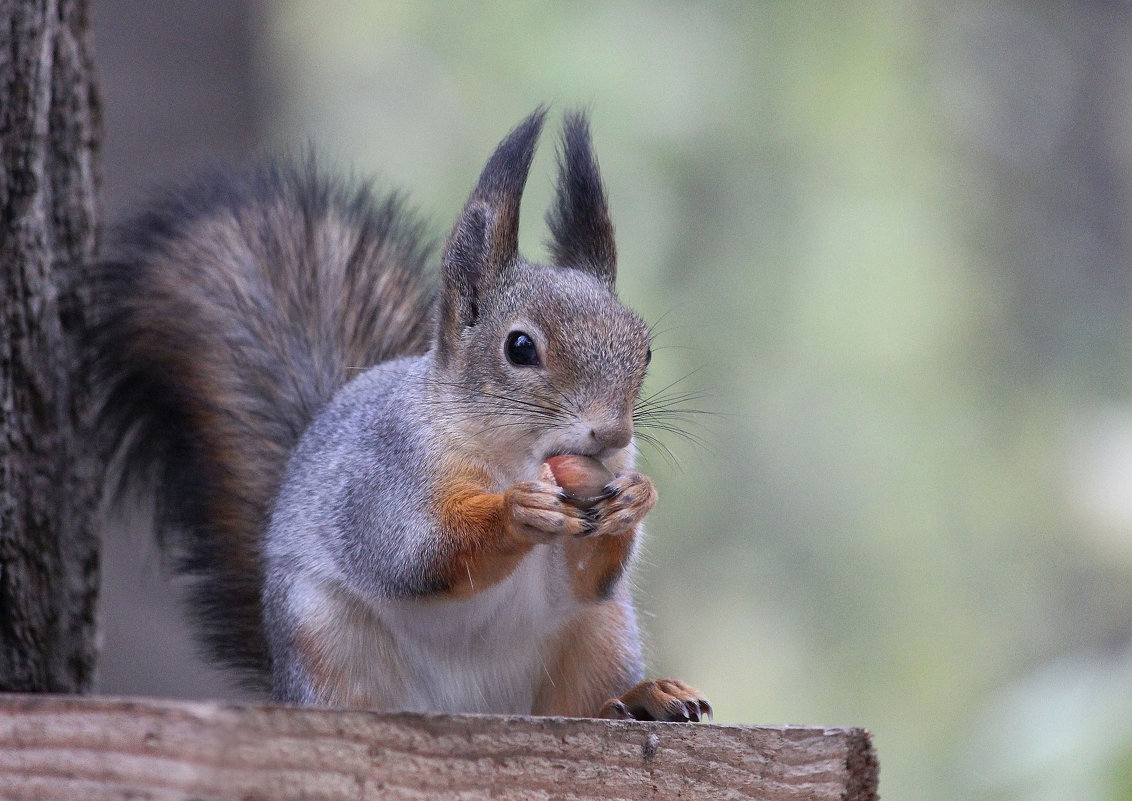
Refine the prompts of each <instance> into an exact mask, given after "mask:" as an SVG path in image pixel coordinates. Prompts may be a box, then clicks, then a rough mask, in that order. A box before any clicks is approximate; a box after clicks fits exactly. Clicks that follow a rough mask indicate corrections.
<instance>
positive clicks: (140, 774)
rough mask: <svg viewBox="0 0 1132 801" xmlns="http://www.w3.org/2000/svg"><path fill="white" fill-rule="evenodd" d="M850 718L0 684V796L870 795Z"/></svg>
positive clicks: (861, 738) (857, 798) (820, 799)
mask: <svg viewBox="0 0 1132 801" xmlns="http://www.w3.org/2000/svg"><path fill="white" fill-rule="evenodd" d="M876 787H877V763H876V758H875V756H874V754H873V750H872V746H871V743H870V740H869V735H868V733H867V732H865V731H863V730H861V729H810V728H795V727H782V728H763V727H752V726H715V725H691V724H666V723H635V722H624V721H603V720H582V719H572V718H528V717H501V716H483V715H411V714H396V715H387V714H376V713H371V712H359V711H337V710H326V709H309V708H298V707H278V706H248V705H239V706H238V705H231V704H217V703H186V702H177V701H163V700H149V699H146V700H141V699H117V698H100V697H93V698H79V697H73V696H45V695H39V696H28V695H10V696H0V798H3V799H11V801H23V800H24V799H36V800H37V801H38V800H39V799H87V800H88V801H124V799H155V800H156V799H160V800H161V801H165V800H166V799H170V800H172V799H180V800H182V801H186V800H187V799H194V800H196V799H201V800H204V799H208V800H210V801H211V799H233V801H266V799H284V800H285V801H291V800H293V801H299V799H303V801H323V800H324V799H325V801H330V800H331V799H336V800H337V799H379V798H380V799H413V800H414V801H415V800H417V799H421V800H423V799H430V800H431V799H456V798H459V799H461V800H462V801H463V800H465V799H466V800H467V801H473V800H475V799H489V798H490V799H516V800H517V799H547V801H549V800H550V799H576V800H577V801H585V800H588V799H692V798H696V799H700V798H703V799H716V798H718V799H741V798H758V799H765V800H766V801H787V799H790V800H791V801H793V800H794V799H798V800H799V801H800V800H801V799H807V801H824V799H830V800H831V801H832V799H846V800H847V801H866V800H867V799H875V798H876V797H877V796H876Z"/></svg>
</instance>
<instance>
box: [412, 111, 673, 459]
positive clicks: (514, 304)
mask: <svg viewBox="0 0 1132 801" xmlns="http://www.w3.org/2000/svg"><path fill="white" fill-rule="evenodd" d="M544 117H545V111H544V110H543V109H539V110H537V111H535V113H534V114H532V115H531V116H530V117H528V118H527V119H526V120H525V121H524V122H523V123H522V124H521V125H519V126H518V127H517V128H516V129H515V130H514V131H512V132H511V134H509V135H508V136H507V138H506V139H504V140H503V142H502V143H501V144H500V145H499V147H498V148H497V149H496V151H495V153H494V154H493V155H492V156H491V158H490V159H489V160H488V162H487V166H485V167H484V170H483V173H482V174H481V175H480V179H479V182H478V183H477V184H476V188H475V190H474V191H473V192H472V195H471V197H470V198H469V199H468V202H467V204H466V205H465V206H464V210H463V212H462V213H461V214H460V217H459V219H458V220H457V221H456V225H455V226H454V228H453V230H452V234H451V236H450V237H449V239H448V243H447V245H446V247H445V249H444V255H443V259H442V264H443V271H444V283H443V289H442V291H441V297H440V308H439V320H438V327H437V332H436V343H435V347H434V357H435V360H436V365H437V367H438V370H439V374H440V376H441V377H440V379H439V380H440V381H442V382H444V384H445V385H446V386H447V387H449V388H450V390H451V391H448V392H446V393H445V394H446V396H447V397H449V398H452V399H453V401H454V402H455V404H456V408H454V409H453V410H452V411H453V413H454V414H455V415H457V416H459V417H461V418H462V420H461V423H462V424H463V428H464V429H465V432H466V433H468V434H469V435H470V436H472V437H474V438H476V439H482V440H483V445H484V446H485V450H488V451H495V450H496V449H497V448H498V447H499V446H500V445H503V446H504V447H506V448H508V449H510V450H511V451H512V452H514V453H515V456H516V457H517V458H523V459H528V460H533V461H536V462H538V461H542V460H543V459H545V458H547V457H549V456H553V455H555V454H558V453H581V454H586V455H593V456H599V457H601V458H610V457H616V456H617V455H618V454H620V453H624V452H625V451H626V449H627V448H628V447H629V445H630V444H631V442H632V434H633V406H634V403H635V402H636V400H637V396H638V394H639V393H640V389H641V383H642V381H643V380H644V377H645V370H646V368H647V366H648V362H649V359H650V357H651V352H650V350H649V339H650V337H649V330H648V328H647V326H645V324H644V323H643V322H642V321H641V320H640V318H639V317H637V315H636V314H634V313H633V312H632V311H630V310H629V309H628V308H626V307H625V306H623V305H622V304H621V302H620V301H619V300H618V299H617V295H616V293H615V291H614V279H615V278H616V272H617V251H616V247H615V245H614V240H613V224H612V223H611V222H610V219H609V210H608V207H607V203H606V199H605V190H604V187H603V186H602V182H601V176H600V175H599V173H598V167H597V160H596V159H595V158H594V155H593V152H592V150H591V146H590V134H589V125H588V123H587V121H586V118H585V116H584V115H583V114H580V113H574V114H569V115H567V117H566V120H565V123H564V126H563V136H562V148H561V150H560V152H559V177H558V189H557V197H556V198H555V201H554V204H553V206H552V208H551V209H550V211H549V213H548V214H547V223H548V225H549V228H550V242H549V246H550V252H551V257H552V259H551V260H552V264H551V265H542V264H534V263H532V262H529V261H527V260H525V259H524V258H523V257H522V256H521V255H519V250H518V240H519V202H520V198H521V196H522V193H523V187H524V185H525V184H526V179H527V173H528V172H529V170H530V165H531V159H532V157H533V155H534V150H535V143H536V141H537V139H538V135H539V132H540V131H541V129H542V124H543V119H544Z"/></svg>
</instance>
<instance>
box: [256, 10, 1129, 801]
mask: <svg viewBox="0 0 1132 801" xmlns="http://www.w3.org/2000/svg"><path fill="white" fill-rule="evenodd" d="M263 9H264V13H265V19H264V22H263V24H264V28H263V30H262V34H263V36H262V41H263V51H262V54H261V59H260V61H261V66H262V73H263V76H264V79H265V80H266V81H267V82H269V84H270V87H271V93H270V94H269V95H268V97H270V99H271V103H270V105H271V108H270V112H271V118H272V121H273V122H272V124H273V129H274V130H275V132H276V133H275V136H274V139H275V142H276V144H284V145H291V146H302V145H303V144H304V143H305V142H306V141H308V140H309V141H312V142H314V143H316V144H317V145H318V147H319V149H320V150H321V151H323V152H326V153H329V154H330V157H331V158H332V159H337V160H338V161H339V162H341V163H344V164H351V165H354V166H355V167H356V168H357V171H358V172H359V173H363V174H371V173H372V174H376V175H377V176H379V178H380V179H381V181H383V182H386V183H388V184H390V185H394V186H398V187H406V188H409V189H410V190H411V197H412V198H413V200H414V201H415V202H416V203H417V204H419V206H420V207H421V208H422V209H426V210H428V213H429V214H430V215H431V219H432V220H433V223H434V226H433V227H434V230H435V232H436V234H437V236H438V238H439V237H443V235H444V234H445V226H446V225H448V224H450V221H451V220H452V219H453V218H454V216H455V213H456V211H457V210H458V208H459V206H460V205H461V203H462V201H463V199H464V197H465V195H466V193H467V192H468V190H469V189H470V187H471V185H472V182H473V181H474V179H475V176H476V174H477V172H478V170H479V168H480V166H481V165H482V163H483V160H484V158H485V157H486V155H487V153H488V152H489V151H490V149H491V147H492V146H493V145H494V143H495V142H496V141H498V139H499V138H500V137H501V136H502V134H503V133H504V132H505V131H506V130H508V129H509V128H510V127H511V126H512V125H513V124H514V123H515V122H517V121H518V120H519V119H521V118H522V117H523V116H524V115H525V114H527V113H528V112H529V111H530V110H531V109H532V108H533V107H534V106H535V105H536V104H538V103H541V102H550V103H552V104H553V106H554V108H555V110H556V111H560V110H561V109H562V108H565V107H569V106H573V105H578V104H582V105H586V106H588V107H589V108H591V110H592V114H593V124H594V132H595V139H596V144H597V149H598V154H599V157H600V158H601V161H602V166H603V172H604V175H605V178H606V181H607V183H608V185H609V189H610V193H611V198H612V204H613V209H614V216H615V220H616V222H617V225H618V233H619V245H620V266H621V277H620V281H619V283H620V286H621V291H622V295H623V296H624V297H625V298H626V299H627V300H628V301H629V302H630V303H631V304H632V305H634V306H635V307H636V308H638V309H639V310H640V311H641V312H642V313H643V315H644V316H645V317H646V318H647V319H649V320H652V321H656V322H657V326H658V330H659V331H660V335H659V337H658V358H657V359H656V360H654V365H655V367H654V370H653V372H654V375H653V377H652V379H651V380H652V387H653V389H661V388H664V387H666V386H668V385H670V384H671V385H672V389H671V391H672V392H676V393H684V392H689V393H692V395H694V396H696V397H691V398H685V400H684V404H685V405H686V406H690V407H695V408H697V409H704V410H705V411H708V412H710V414H689V415H688V416H687V419H686V427H687V428H688V430H689V432H690V433H692V434H693V435H694V436H695V437H696V438H698V439H701V440H703V442H704V444H703V445H702V446H697V445H695V444H691V443H688V442H685V441H683V440H681V439H680V438H678V437H677V438H669V439H668V440H667V443H668V446H669V447H670V448H671V449H672V450H673V451H674V452H675V453H676V454H677V455H678V457H679V458H678V464H677V465H676V466H673V465H672V464H671V463H670V461H669V460H668V459H667V458H666V457H665V454H663V453H658V452H646V453H644V454H643V461H644V464H645V468H646V469H647V470H648V471H649V472H650V473H651V474H652V475H653V476H654V478H655V479H656V481H657V483H658V485H659V487H660V490H661V498H662V500H661V504H660V506H659V507H658V509H657V511H656V512H655V513H654V515H653V518H652V520H653V522H652V524H651V528H650V541H649V545H648V548H647V552H646V554H645V556H644V559H643V564H642V569H641V571H640V574H639V582H638V583H639V592H638V596H639V598H640V601H641V606H642V608H643V610H645V613H646V615H647V616H646V619H645V625H646V628H647V630H648V632H649V636H650V641H651V652H652V662H653V667H654V668H655V670H656V672H659V673H671V674H675V675H679V676H680V677H682V678H685V679H687V680H688V681H690V682H691V683H693V684H695V685H697V686H699V687H701V688H702V689H704V690H705V691H706V692H707V693H708V695H709V697H710V698H711V699H712V700H713V702H714V704H715V706H716V708H717V710H718V720H719V721H721V722H748V723H774V722H799V723H809V724H829V725H833V724H847V725H860V726H866V727H868V728H870V729H871V730H872V731H873V733H874V735H875V738H876V744H877V747H878V749H879V754H880V758H881V766H882V784H881V790H882V794H883V795H885V796H886V797H888V798H901V799H908V800H909V801H915V800H916V799H921V800H922V801H928V799H931V800H932V801H936V800H937V799H943V798H986V799H991V798H996V799H1062V798H1074V799H1085V798H1097V799H1129V798H1132V644H1130V637H1129V634H1130V628H1129V624H1130V621H1132V590H1130V588H1132V386H1130V371H1129V369H1128V368H1129V360H1130V356H1132V351H1130V346H1132V336H1130V334H1132V331H1130V327H1129V318H1130V315H1129V312H1130V297H1132V294H1130V288H1132V287H1130V286H1129V265H1130V263H1132V261H1130V259H1129V256H1130V253H1129V250H1130V241H1129V233H1128V231H1129V227H1128V225H1127V223H1128V220H1129V219H1130V217H1129V214H1128V212H1129V207H1128V206H1129V198H1130V188H1132V187H1130V177H1132V82H1129V80H1128V75H1129V74H1132V73H1130V72H1129V67H1130V66H1132V11H1130V10H1129V7H1128V6H1127V5H1126V4H1122V3H1110V4H1097V3H1053V2H1048V3H1040V2H1034V3H1025V4H1020V3H1016V2H991V1H990V0H988V1H987V2H981V3H980V2H961V3H958V4H935V3H928V2H922V1H921V2H889V3H877V2H868V3H852V4H817V3H781V2H740V1H739V0H733V2H717V3H706V2H699V3H694V2H643V0H641V1H640V2H576V3H568V4H567V3H558V4H551V3H529V2H519V1H518V0H515V1H513V2H503V1H502V0H496V1H495V2H481V3H422V2H391V1H390V0H383V1H382V2H376V0H374V1H373V2H350V3H346V2H341V0H335V1H334V2H327V0H320V1H319V2H315V0H287V1H286V2H274V3H270V4H264V6H263ZM552 168H553V156H552V148H550V147H546V146H544V148H543V150H542V152H541V153H540V156H539V159H538V161H537V162H536V165H535V169H534V172H533V174H532V181H531V186H530V189H529V192H528V195H527V198H526V205H525V211H526V214H525V218H524V226H523V240H524V246H525V249H526V251H527V252H528V253H529V254H530V255H532V256H534V257H540V256H541V255H542V254H543V251H542V248H541V245H540V244H539V242H540V238H541V236H542V222H541V215H542V211H543V209H544V208H545V206H546V203H547V199H548V197H549V193H550V183H551V178H550V175H551V171H552Z"/></svg>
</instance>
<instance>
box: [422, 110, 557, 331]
mask: <svg viewBox="0 0 1132 801" xmlns="http://www.w3.org/2000/svg"><path fill="white" fill-rule="evenodd" d="M545 117H546V109H545V108H543V107H541V106H540V107H539V108H537V109H535V111H534V113H533V114H531V116H529V117H527V118H526V119H525V120H523V122H521V123H520V124H519V125H518V127H516V128H515V130H513V131H511V133H509V134H508V135H507V138H506V139H504V140H503V141H502V142H500V143H499V147H497V148H496V149H495V152H494V153H493V154H492V155H491V158H490V159H488V161H487V164H486V165H485V166H484V168H483V172H482V173H480V179H479V181H478V182H477V183H476V188H475V189H474V190H472V194H471V197H469V198H468V202H467V204H465V206H464V210H463V211H462V212H461V213H460V217H459V219H457V220H456V225H455V226H454V227H453V228H452V233H451V235H450V236H449V237H448V243H447V244H446V245H445V247H444V256H443V257H442V259H441V263H442V266H443V269H444V288H443V291H442V294H441V309H440V317H441V319H440V325H441V331H440V344H441V347H442V348H443V347H444V346H445V344H446V340H449V341H450V337H453V336H459V333H460V329H461V328H463V327H465V326H470V325H474V324H475V322H476V320H477V318H478V317H479V300H480V296H481V294H482V292H483V290H484V289H485V287H486V286H487V285H488V284H489V283H490V280H491V279H492V278H493V277H494V276H496V275H497V274H498V273H499V272H501V271H502V270H503V269H504V268H506V267H507V266H508V265H509V264H511V262H513V261H514V260H515V258H516V257H517V256H518V252H519V201H520V200H521V199H522V196H523V187H524V186H525V185H526V183H527V173H529V172H530V169H531V159H532V158H533V157H534V153H535V144H536V143H537V142H538V136H539V133H540V132H541V131H542V123H543V120H544V119H545Z"/></svg>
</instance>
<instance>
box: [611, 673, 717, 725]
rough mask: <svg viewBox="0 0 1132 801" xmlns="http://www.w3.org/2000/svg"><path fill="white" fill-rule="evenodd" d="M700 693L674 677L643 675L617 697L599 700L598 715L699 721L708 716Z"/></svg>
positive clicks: (621, 717) (615, 718) (624, 718)
mask: <svg viewBox="0 0 1132 801" xmlns="http://www.w3.org/2000/svg"><path fill="white" fill-rule="evenodd" d="M711 716H712V709H711V704H709V703H708V701H707V699H706V698H704V697H703V693H701V692H700V691H699V690H697V689H696V688H694V687H691V686H689V685H687V684H685V683H684V682H682V681H678V680H676V679H647V680H645V681H642V682H641V683H640V684H638V685H637V686H635V687H633V688H632V689H631V690H629V692H627V693H625V694H623V695H622V696H621V697H620V698H610V699H609V700H608V701H606V702H605V703H604V704H602V707H601V711H600V712H599V713H598V717H601V718H610V719H614V720H663V721H670V722H674V723H699V722H700V721H706V720H711Z"/></svg>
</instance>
